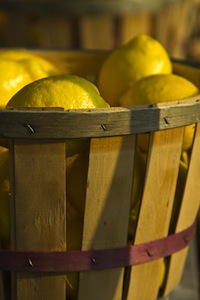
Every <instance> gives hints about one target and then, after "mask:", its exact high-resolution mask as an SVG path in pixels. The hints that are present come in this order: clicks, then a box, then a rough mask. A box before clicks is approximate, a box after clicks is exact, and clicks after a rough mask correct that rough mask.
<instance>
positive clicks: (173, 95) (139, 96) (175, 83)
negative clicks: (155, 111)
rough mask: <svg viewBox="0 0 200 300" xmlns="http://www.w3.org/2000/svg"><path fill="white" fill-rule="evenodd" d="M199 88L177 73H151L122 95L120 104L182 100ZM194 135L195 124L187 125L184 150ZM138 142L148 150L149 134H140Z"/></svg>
mask: <svg viewBox="0 0 200 300" xmlns="http://www.w3.org/2000/svg"><path fill="white" fill-rule="evenodd" d="M198 92H199V90H198V88H197V87H196V86H195V85H194V84H193V83H192V82H190V81H189V80H187V79H186V78H184V77H182V76H179V75H176V74H158V75H150V76H147V77H144V78H142V79H140V80H138V81H137V82H136V83H135V84H133V85H132V86H131V87H130V88H129V89H127V91H126V92H125V93H124V94H123V95H122V96H121V98H120V100H119V103H120V106H133V105H143V104H153V103H154V104H155V103H159V102H168V101H175V100H181V99H184V98H187V97H190V96H193V95H196V94H198ZM193 136H194V125H193V124H191V125H189V126H186V128H185V134H184V140H183V150H186V149H189V148H190V147H191V145H192V141H193ZM138 144H139V146H140V148H141V149H142V151H147V148H148V135H146V134H145V135H140V136H139V138H138Z"/></svg>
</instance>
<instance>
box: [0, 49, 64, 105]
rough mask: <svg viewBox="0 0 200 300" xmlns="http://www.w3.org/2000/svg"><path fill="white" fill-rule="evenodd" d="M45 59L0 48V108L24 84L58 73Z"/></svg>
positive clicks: (24, 52) (20, 51) (23, 52)
mask: <svg viewBox="0 0 200 300" xmlns="http://www.w3.org/2000/svg"><path fill="white" fill-rule="evenodd" d="M58 73H59V71H58V69H57V68H56V67H55V66H54V65H53V64H52V63H51V62H49V61H47V60H46V59H43V58H41V57H38V56H36V55H33V54H31V53H29V52H26V51H22V50H0V94H1V98H0V108H3V107H5V106H6V104H7V102H8V101H9V100H10V99H11V98H12V96H13V95H14V94H16V93H17V92H18V91H19V90H20V89H21V88H22V87H24V86H25V85H26V84H29V83H31V82H32V81H35V80H37V79H40V78H43V77H47V76H50V75H55V74H58Z"/></svg>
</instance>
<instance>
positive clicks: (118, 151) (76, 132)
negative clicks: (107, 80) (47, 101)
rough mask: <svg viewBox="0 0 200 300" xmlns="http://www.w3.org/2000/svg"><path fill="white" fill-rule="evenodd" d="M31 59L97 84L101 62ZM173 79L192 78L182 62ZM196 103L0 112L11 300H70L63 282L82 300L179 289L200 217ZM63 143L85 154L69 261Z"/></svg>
mask: <svg viewBox="0 0 200 300" xmlns="http://www.w3.org/2000/svg"><path fill="white" fill-rule="evenodd" d="M32 52H34V53H36V54H38V55H41V56H44V57H46V58H47V59H49V60H52V61H53V62H54V63H55V64H56V65H57V66H58V67H60V68H62V69H63V71H65V72H67V73H74V74H78V75H81V76H85V77H86V78H90V79H94V80H95V77H96V74H97V72H98V70H99V67H100V65H101V63H102V62H103V60H104V59H105V57H106V55H107V53H103V52H100V53H99V52H98V51H96V52H88V51H87V52H79V51H77V52H75V51H71V52H70V51H68V52H65V51H32ZM181 66H183V68H182V67H181ZM185 69H187V70H190V71H191V72H185ZM176 70H179V73H180V74H181V75H184V74H193V73H192V72H193V71H194V72H195V69H193V68H192V67H189V66H187V65H183V63H179V62H174V72H176ZM181 70H183V72H182V71H181ZM196 79H197V80H199V78H196ZM199 100H200V96H199V95H197V96H195V97H192V98H188V99H184V100H181V101H177V102H173V103H162V104H158V105H152V106H140V107H131V108H120V107H116V108H110V109H90V110H71V111H63V110H62V108H55V109H54V108H51V109H47V108H44V109H37V108H34V109H20V110H19V109H17V110H13V109H7V110H1V111H0V124H1V125H0V136H1V138H2V139H6V140H7V141H9V149H10V174H11V175H10V182H11V202H10V204H11V249H10V250H1V252H0V269H1V270H2V274H1V276H2V277H3V278H4V277H5V276H8V274H9V273H8V272H5V271H11V273H12V276H11V288H10V289H11V291H12V299H17V300H19V299H20V300H21V299H29V300H35V299H37V300H40V299H41V300H43V299H48V300H51V299H52V300H55V299H58V300H65V299H68V298H69V295H68V294H67V292H66V285H67V279H66V276H65V275H66V274H69V272H70V273H72V272H78V274H79V283H78V294H77V296H76V299H79V300H81V299H83V300H88V299H96V300H97V299H99V300H111V299H128V300H129V299H143V300H146V299H148V300H155V299H157V297H159V296H165V295H167V294H169V293H170V292H171V290H172V289H173V288H174V287H175V286H176V285H177V284H178V283H179V281H180V279H181V275H182V272H183V268H184V263H185V259H186V256H187V252H188V248H189V244H190V242H191V240H192V239H193V237H194V234H195V220H196V217H197V213H198V209H199V184H200V181H199V178H200V156H199V149H200V124H199V120H200V102H199ZM189 124H195V127H196V130H195V136H194V140H193V144H192V147H191V149H190V153H189V162H188V169H187V174H186V179H185V183H184V185H183V186H182V191H183V196H182V199H181V201H180V203H179V204H177V203H175V202H174V199H175V192H176V187H177V178H178V174H179V168H180V158H181V153H182V143H183V135H184V130H185V126H186V125H189ZM143 133H148V134H149V137H150V142H149V148H148V152H147V155H146V164H145V177H144V178H145V180H144V184H143V187H142V197H141V203H140V204H139V208H138V215H137V222H136V223H135V231H134V235H133V237H134V238H133V239H132V242H131V243H129V244H128V245H127V237H128V228H129V215H130V207H131V197H132V185H133V182H134V180H136V175H135V168H136V167H135V158H136V154H137V151H136V146H137V140H138V136H139V135H140V134H143ZM68 139H70V140H71V139H72V140H80V141H86V143H87V142H88V144H89V153H88V171H87V182H86V186H87V188H86V196H85V206H84V216H83V234H82V243H81V246H80V249H78V248H77V249H75V250H76V251H66V249H67V246H68V245H67V235H68V232H67V230H66V220H67V216H68V214H69V213H70V212H69V210H68V205H67V202H66V199H67V198H66V194H67V191H66V186H68V185H66V182H68V172H66V151H67V145H68V144H67V143H66V140H68ZM65 147H66V149H65ZM77 178H78V174H77ZM77 182H78V179H77ZM76 188H77V190H78V189H79V186H78V184H77V186H76ZM67 201H68V199H67ZM174 207H175V208H176V209H175V213H174V209H173V208H174ZM163 261H165V279H164V282H163V284H162V288H161V287H160V280H161V273H162V268H163ZM5 281H6V280H5V278H4V280H3V281H1V285H0V292H1V294H2V299H7V298H6V297H7V296H6V295H5V294H7V286H6V284H4V283H5ZM7 281H8V279H7Z"/></svg>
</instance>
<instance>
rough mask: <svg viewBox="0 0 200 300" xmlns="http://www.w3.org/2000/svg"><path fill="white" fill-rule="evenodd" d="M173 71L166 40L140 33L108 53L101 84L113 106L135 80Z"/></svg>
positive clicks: (106, 98) (102, 91) (100, 79)
mask: <svg viewBox="0 0 200 300" xmlns="http://www.w3.org/2000/svg"><path fill="white" fill-rule="evenodd" d="M171 72H172V63H171V60H170V58H169V55H168V53H167V51H166V50H165V48H164V47H163V46H162V44H161V43H160V42H159V41H157V40H155V39H154V38H152V37H150V36H148V35H145V34H140V35H137V36H135V37H134V38H133V39H132V40H130V41H129V42H128V43H127V44H125V45H123V46H121V47H120V48H117V49H115V50H113V51H112V52H111V54H109V55H108V57H107V58H106V59H105V61H104V62H103V64H102V67H101V68H100V71H99V74H98V79H97V86H98V88H99V91H100V93H101V95H102V97H103V98H104V99H105V100H106V101H107V102H108V103H109V104H110V105H111V106H118V105H119V98H120V96H121V95H122V94H123V93H124V92H125V91H126V89H127V88H128V87H129V86H130V85H132V84H133V83H134V82H135V81H137V80H139V79H140V78H142V77H145V76H148V75H151V74H160V73H164V74H165V73H171Z"/></svg>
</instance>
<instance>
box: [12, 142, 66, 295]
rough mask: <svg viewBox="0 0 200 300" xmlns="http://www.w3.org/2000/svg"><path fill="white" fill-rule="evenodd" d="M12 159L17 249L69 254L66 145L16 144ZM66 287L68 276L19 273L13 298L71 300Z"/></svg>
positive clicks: (13, 220) (15, 275) (13, 224)
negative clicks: (54, 251)
mask: <svg viewBox="0 0 200 300" xmlns="http://www.w3.org/2000/svg"><path fill="white" fill-rule="evenodd" d="M10 155H11V158H12V163H11V179H12V180H11V193H12V202H11V221H12V224H11V227H12V234H11V239H12V249H16V250H41V251H42V250H50V251H51V250H52V251H53V250H66V204H65V201H66V195H65V182H66V178H65V173H66V171H65V146H64V143H55V142H53V141H52V140H49V141H47V140H46V141H45V142H44V141H42V140H40V141H37V142H36V141H34V140H30V141H28V142H27V141H24V140H14V144H13V146H11V148H10ZM28 263H29V264H30V268H31V264H34V261H33V262H28V261H27V264H28ZM65 284H66V282H65V278H64V276H63V275H60V276H59V275H57V276H56V275H52V274H41V273H40V274H37V273H35V274H34V273H15V274H13V277H12V295H13V297H12V299H29V300H35V299H37V300H43V299H49V300H50V299H52V300H55V299H59V300H66V291H65Z"/></svg>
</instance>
